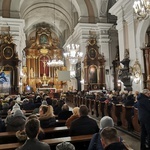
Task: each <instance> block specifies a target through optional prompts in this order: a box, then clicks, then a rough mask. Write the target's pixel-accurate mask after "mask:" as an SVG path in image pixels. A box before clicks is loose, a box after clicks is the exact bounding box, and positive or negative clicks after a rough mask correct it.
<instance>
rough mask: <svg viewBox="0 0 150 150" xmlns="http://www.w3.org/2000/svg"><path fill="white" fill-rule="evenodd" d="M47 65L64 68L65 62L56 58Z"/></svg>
mask: <svg viewBox="0 0 150 150" xmlns="http://www.w3.org/2000/svg"><path fill="white" fill-rule="evenodd" d="M47 65H48V66H51V67H62V66H64V62H63V61H62V60H57V59H56V58H54V59H52V60H49V61H48V62H47Z"/></svg>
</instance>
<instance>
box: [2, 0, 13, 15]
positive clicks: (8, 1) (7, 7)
mask: <svg viewBox="0 0 150 150" xmlns="http://www.w3.org/2000/svg"><path fill="white" fill-rule="evenodd" d="M10 5H11V0H4V1H3V4H2V16H3V17H4V18H10Z"/></svg>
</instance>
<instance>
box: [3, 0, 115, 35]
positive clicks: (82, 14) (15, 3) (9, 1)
mask: <svg viewBox="0 0 150 150" xmlns="http://www.w3.org/2000/svg"><path fill="white" fill-rule="evenodd" d="M115 2H116V0H0V16H2V17H4V18H20V19H24V20H25V29H24V30H25V33H26V35H27V36H29V35H30V34H31V33H32V32H33V31H34V30H35V25H37V24H39V23H43V22H44V23H47V24H49V25H50V26H51V27H52V28H53V30H55V32H57V35H58V36H59V37H68V36H69V35H70V32H71V30H72V28H73V27H74V26H75V25H76V24H77V23H79V22H81V23H97V22H101V19H102V18H103V21H105V22H109V21H111V19H110V20H109V19H108V9H109V8H110V7H111V6H112V5H113V4H114V3H115ZM66 35H67V36H66Z"/></svg>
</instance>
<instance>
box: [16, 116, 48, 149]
mask: <svg viewBox="0 0 150 150" xmlns="http://www.w3.org/2000/svg"><path fill="white" fill-rule="evenodd" d="M39 131H40V121H39V120H38V119H30V120H29V121H27V123H26V125H25V132H26V134H27V136H28V139H27V140H26V142H25V143H24V144H23V145H22V146H21V147H19V148H17V149H16V150H31V149H35V150H50V146H49V145H48V144H46V143H44V142H40V141H39V140H38V139H37V136H38V133H39Z"/></svg>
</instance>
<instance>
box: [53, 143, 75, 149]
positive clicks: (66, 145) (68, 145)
mask: <svg viewBox="0 0 150 150" xmlns="http://www.w3.org/2000/svg"><path fill="white" fill-rule="evenodd" d="M56 150H75V147H74V145H73V144H71V143H70V142H62V143H59V144H57V146H56Z"/></svg>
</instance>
